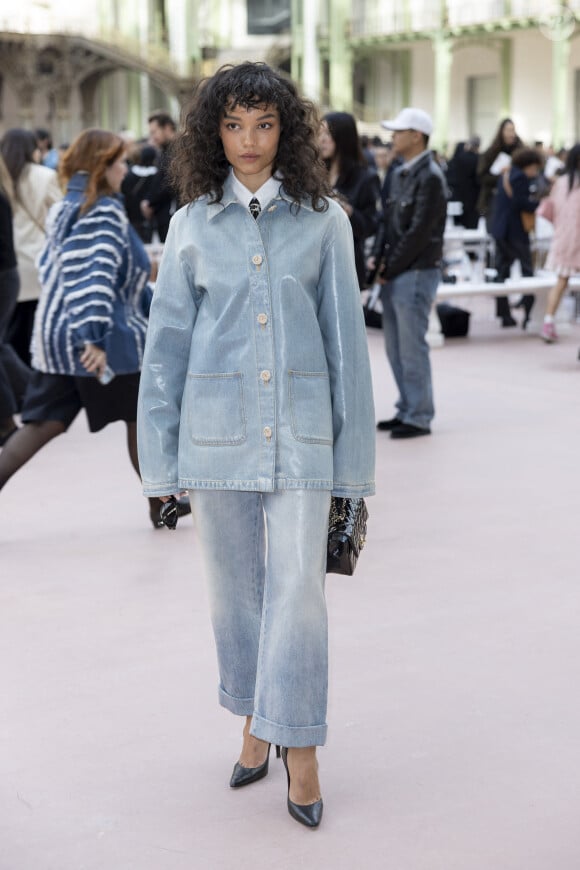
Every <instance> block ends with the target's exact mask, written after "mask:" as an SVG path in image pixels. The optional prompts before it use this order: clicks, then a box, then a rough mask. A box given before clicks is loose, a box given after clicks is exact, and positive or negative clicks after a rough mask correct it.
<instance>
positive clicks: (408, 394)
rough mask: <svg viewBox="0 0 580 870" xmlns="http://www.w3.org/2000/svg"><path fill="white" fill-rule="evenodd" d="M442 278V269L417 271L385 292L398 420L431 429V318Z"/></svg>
mask: <svg viewBox="0 0 580 870" xmlns="http://www.w3.org/2000/svg"><path fill="white" fill-rule="evenodd" d="M440 278H441V272H440V270H439V269H414V270H411V271H409V272H403V273H402V274H401V275H397V277H396V278H393V279H392V280H390V281H388V282H387V283H386V284H385V285H384V286H383V289H382V292H381V301H382V303H383V329H384V333H385V346H386V350H387V357H388V360H389V363H390V364H391V368H392V370H393V376H394V378H395V382H396V384H397V388H398V390H399V399H398V401H397V403H396V408H397V417H398V418H399V420H401V421H402V422H403V423H410V424H411V425H413V426H419V427H420V428H421V429H428V428H429V424H430V423H431V420H432V419H433V416H434V414H435V409H434V407H433V386H432V383H431V363H430V361H429V345H428V344H427V340H426V338H425V336H426V334H427V329H428V326H429V314H430V312H431V307H432V305H433V302H434V300H435V294H436V292H437V286H438V284H439V281H440Z"/></svg>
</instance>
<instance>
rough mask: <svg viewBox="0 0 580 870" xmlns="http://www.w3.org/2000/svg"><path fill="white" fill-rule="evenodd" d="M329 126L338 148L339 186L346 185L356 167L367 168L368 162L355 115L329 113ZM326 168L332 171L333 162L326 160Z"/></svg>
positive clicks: (327, 118) (327, 116) (327, 119)
mask: <svg viewBox="0 0 580 870" xmlns="http://www.w3.org/2000/svg"><path fill="white" fill-rule="evenodd" d="M323 120H324V121H326V123H327V125H328V131H329V133H330V135H331V136H332V138H333V140H334V144H335V146H336V157H337V158H338V180H337V185H341V184H345V183H347V181H348V176H349V175H350V173H351V172H352V170H353V169H354V168H355V167H359V166H366V165H367V162H366V160H365V158H364V155H363V153H362V148H361V144H360V138H359V135H358V130H357V127H356V121H355V119H354V117H353V115H349V113H348V112H328V113H327V114H326V115H325V116H324V118H323ZM324 162H325V164H326V168H327V169H330V164H331V162H332V161H331V160H330V159H326V160H325V161H324Z"/></svg>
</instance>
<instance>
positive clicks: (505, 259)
mask: <svg viewBox="0 0 580 870" xmlns="http://www.w3.org/2000/svg"><path fill="white" fill-rule="evenodd" d="M516 260H519V263H520V266H521V267H522V276H523V277H524V278H531V277H532V275H533V274H534V267H533V265H532V250H531V248H530V239H529V236H525V238H523V239H519V238H518V239H496V240H495V268H496V270H497V281H499V282H500V283H502V284H503V282H504V281H505V280H506V279H507V278H509V276H510V270H511V267H512V266H513V264H514V263H515V262H516ZM534 301H535V297H534V296H533V295H532V294H531V293H528V294H525V295H524V296H522V298H521V300H520V303H518V304H520V305H521V306H522V307H523V309H524V311H525V315H526V321H527V319H528V317H529V316H530V311H531V310H532V308H533V305H534ZM495 313H496V315H497V317H501V318H502V319H503V320H506V319H509V318H511V312H510V307H509V302H508V298H507V296H498V297H497V299H496V301H495Z"/></svg>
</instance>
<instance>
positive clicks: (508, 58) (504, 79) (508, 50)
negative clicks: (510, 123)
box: [499, 39, 512, 118]
mask: <svg viewBox="0 0 580 870" xmlns="http://www.w3.org/2000/svg"><path fill="white" fill-rule="evenodd" d="M499 51H500V63H501V82H500V87H501V95H500V99H501V112H500V116H501V117H502V118H509V116H510V115H511V105H512V42H511V39H502V41H501V45H500V50H499Z"/></svg>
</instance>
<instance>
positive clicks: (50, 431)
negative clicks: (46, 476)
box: [0, 420, 161, 521]
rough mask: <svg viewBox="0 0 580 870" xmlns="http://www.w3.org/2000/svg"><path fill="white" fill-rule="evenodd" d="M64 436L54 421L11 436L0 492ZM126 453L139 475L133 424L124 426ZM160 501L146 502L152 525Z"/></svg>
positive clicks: (1, 455) (0, 459) (0, 463)
mask: <svg viewBox="0 0 580 870" xmlns="http://www.w3.org/2000/svg"><path fill="white" fill-rule="evenodd" d="M63 432H65V426H64V423H60V422H58V421H56V420H43V421H41V422H40V423H25V424H24V426H22V427H21V428H20V429H19V430H18V432H15V433H14V435H12V436H11V437H10V438H9V439H8V441H7V442H6V444H5V446H4V447H3V448H2V450H1V451H0V489H2V488H3V486H4V484H5V483H7V482H8V481H9V480H10V478H11V477H12V475H13V474H15V473H16V472H17V471H18V469H19V468H22V466H23V465H25V464H26V463H27V462H28V461H29V460H30V459H32V457H33V456H34V455H35V453H38V451H39V450H41V449H42V448H43V447H44V445H45V444H48V442H49V441H52V439H53V438H56V437H57V435H62V434H63ZM127 449H128V450H129V458H130V460H131V465H132V466H133V468H134V469H135V471H136V472H137V474H138V475H139V477H140V476H141V475H140V472H139V457H138V455H137V424H136V423H127ZM160 508H161V501H160V500H159V499H158V498H150V499H149V514H150V516H151V519H152V521H155V519H156V518H157V517H158V515H159V510H160Z"/></svg>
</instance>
